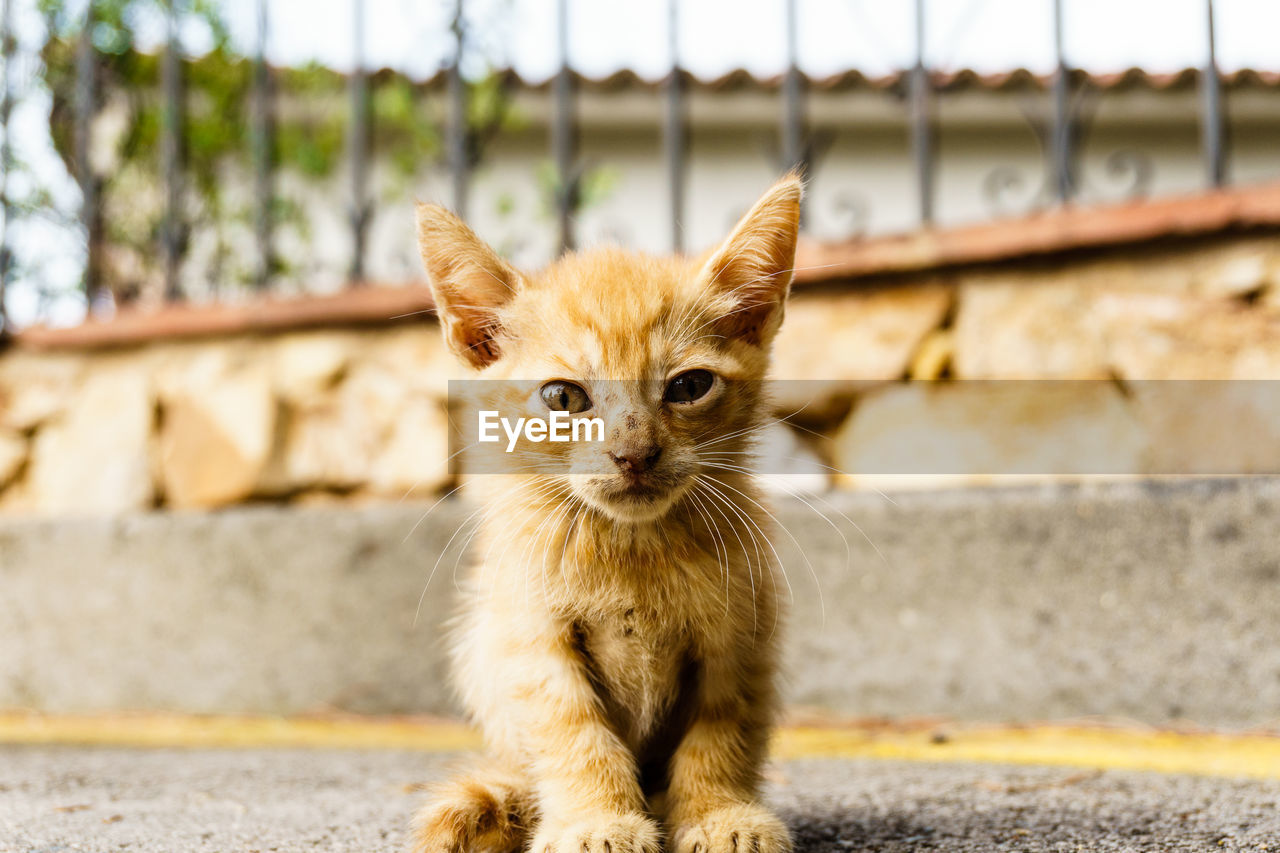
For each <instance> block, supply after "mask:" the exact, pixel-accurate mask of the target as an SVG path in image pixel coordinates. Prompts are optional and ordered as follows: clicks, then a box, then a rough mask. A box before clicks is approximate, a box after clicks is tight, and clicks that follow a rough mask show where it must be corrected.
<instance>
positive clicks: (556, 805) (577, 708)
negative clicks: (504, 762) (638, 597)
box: [505, 626, 660, 853]
mask: <svg viewBox="0 0 1280 853" xmlns="http://www.w3.org/2000/svg"><path fill="white" fill-rule="evenodd" d="M505 670H506V672H507V673H508V676H509V679H510V685H511V694H510V695H511V700H512V703H513V704H514V705H518V706H519V708H520V711H519V717H520V719H521V728H522V740H523V741H524V745H525V748H526V751H527V752H528V753H529V756H530V759H531V761H530V772H531V774H532V776H533V780H534V787H535V791H536V795H537V799H538V805H539V812H540V815H541V817H540V820H539V823H538V827H537V830H536V832H535V834H534V837H533V841H532V843H531V844H530V847H529V850H530V853H659V848H660V838H659V831H658V826H657V824H656V823H655V822H654V821H653V820H651V819H650V818H649V817H648V816H647V815H646V814H645V813H644V796H643V794H642V792H641V790H640V783H639V779H638V774H637V771H636V761H635V756H634V755H632V753H631V751H630V749H628V747H627V745H626V744H625V743H623V742H622V740H621V739H620V738H619V737H618V735H617V734H616V733H615V732H614V731H613V729H612V728H611V727H610V726H609V724H608V722H607V721H606V720H605V718H604V716H603V713H602V711H601V707H600V702H599V699H598V697H597V696H596V693H595V688H594V687H593V686H592V684H591V680H590V678H589V677H588V675H587V672H586V666H585V661H584V660H583V658H582V654H581V652H580V650H579V649H578V648H577V644H576V643H575V641H574V635H573V631H572V628H571V626H556V627H550V628H548V629H546V630H541V631H537V632H536V633H535V634H534V635H533V636H532V637H530V636H528V635H526V636H525V637H522V639H521V643H520V649H519V651H518V652H517V653H516V654H513V655H511V656H510V657H509V658H508V659H507V665H506V667H505Z"/></svg>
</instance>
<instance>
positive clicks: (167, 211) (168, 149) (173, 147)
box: [161, 0, 183, 300]
mask: <svg viewBox="0 0 1280 853" xmlns="http://www.w3.org/2000/svg"><path fill="white" fill-rule="evenodd" d="M179 2H180V0H169V2H168V4H167V6H166V23H167V27H168V43H167V45H166V47H165V52H164V67H163V69H162V71H161V76H162V78H163V80H162V84H163V86H164V136H163V139H162V142H161V160H162V162H163V164H164V180H165V190H166V196H165V208H164V237H163V240H164V294H165V298H166V299H169V300H176V299H178V298H180V297H181V296H182V289H181V285H180V283H179V281H178V273H179V265H180V264H181V261H182V228H183V221H182V155H183V150H182V148H183V145H182V133H183V117H182V56H181V50H182V47H181V45H180V44H179V42H178V3H179Z"/></svg>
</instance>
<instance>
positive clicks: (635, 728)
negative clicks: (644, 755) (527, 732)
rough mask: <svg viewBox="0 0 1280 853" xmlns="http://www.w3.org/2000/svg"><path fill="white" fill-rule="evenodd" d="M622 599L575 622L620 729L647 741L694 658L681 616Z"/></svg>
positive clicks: (636, 742)
mask: <svg viewBox="0 0 1280 853" xmlns="http://www.w3.org/2000/svg"><path fill="white" fill-rule="evenodd" d="M671 616H672V614H670V613H666V614H663V613H660V612H658V611H657V610H656V609H655V608H653V607H652V606H651V605H649V606H646V605H643V604H640V603H638V602H628V601H622V602H620V603H618V604H616V605H615V606H612V607H610V608H608V609H606V610H604V611H602V612H597V613H596V614H594V615H593V616H591V617H583V618H580V619H578V620H577V621H576V622H575V633H576V637H577V641H578V646H579V651H580V654H581V655H582V656H583V659H584V661H585V663H586V666H587V669H588V672H589V673H590V676H591V679H592V682H593V683H594V685H595V687H596V690H597V692H598V693H599V695H600V699H601V702H602V704H603V706H604V708H605V710H606V713H607V715H608V716H609V718H610V721H611V722H612V723H613V725H614V728H615V730H616V731H617V733H618V735H619V736H621V737H622V738H623V739H624V740H626V741H627V742H628V743H629V744H630V745H631V746H632V747H633V748H638V747H639V746H641V745H642V744H644V743H645V742H646V741H647V740H648V739H649V738H650V737H651V736H652V735H653V734H654V733H655V731H656V730H657V729H658V728H660V727H661V726H662V724H663V723H664V722H665V721H666V720H667V718H668V717H669V716H670V712H671V710H672V708H673V706H674V705H675V704H676V703H677V702H678V700H679V699H680V694H681V692H682V688H687V686H688V685H686V684H682V682H683V681H687V679H688V671H689V668H690V665H691V663H692V642H691V639H692V638H691V637H690V636H689V634H688V632H687V630H685V628H684V627H683V624H682V623H683V620H678V619H672V618H671Z"/></svg>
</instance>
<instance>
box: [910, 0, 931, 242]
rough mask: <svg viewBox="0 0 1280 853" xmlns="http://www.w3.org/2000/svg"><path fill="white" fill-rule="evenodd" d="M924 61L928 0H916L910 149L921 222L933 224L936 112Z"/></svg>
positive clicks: (927, 70) (922, 223)
mask: <svg viewBox="0 0 1280 853" xmlns="http://www.w3.org/2000/svg"><path fill="white" fill-rule="evenodd" d="M931 96H932V92H931V86H930V82H929V69H928V66H926V65H925V0H916V64H915V67H913V68H912V69H911V150H912V153H913V154H914V155H915V166H916V189H917V191H918V192H919V204H920V224H921V225H926V226H927V225H932V224H933V116H932V115H931V113H930V107H931Z"/></svg>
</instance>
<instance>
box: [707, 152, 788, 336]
mask: <svg viewBox="0 0 1280 853" xmlns="http://www.w3.org/2000/svg"><path fill="white" fill-rule="evenodd" d="M802 192H803V185H802V184H801V181H800V176H799V175H798V174H796V173H795V172H791V173H790V174H788V175H787V176H786V177H784V178H782V180H780V181H778V182H777V183H776V184H774V185H773V186H772V187H771V188H770V189H769V191H768V192H766V193H765V194H764V195H763V196H761V197H760V200H759V201H757V202H756V203H755V206H754V207H752V208H751V210H749V211H747V213H746V215H745V216H743V217H742V219H740V220H739V221H738V224H737V225H736V226H734V229H733V232H732V233H731V234H730V235H729V238H728V239H727V240H725V242H724V243H723V244H722V245H721V246H720V248H719V249H717V250H716V251H715V252H714V253H713V254H712V256H711V259H710V260H708V261H707V264H706V266H705V267H703V270H702V277H703V279H704V281H705V282H706V286H707V287H708V288H710V289H712V290H714V291H718V292H720V293H723V294H725V295H727V296H730V297H732V299H733V302H734V307H733V308H732V309H731V310H730V311H728V312H726V313H725V314H724V315H723V317H721V319H720V320H719V321H718V323H717V330H718V331H719V332H720V333H721V334H724V335H726V336H727V337H731V338H735V339H738V340H743V341H746V342H747V343H751V344H754V345H756V346H764V345H766V344H768V343H769V341H770V340H771V339H772V338H773V335H774V333H775V332H777V331H778V327H779V326H780V325H781V324H782V315H783V310H784V309H783V304H784V303H785V302H786V299H787V292H788V290H789V289H790V288H791V276H792V273H793V270H794V267H795V263H796V239H797V237H798V232H799V229H800V196H801V193H802Z"/></svg>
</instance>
